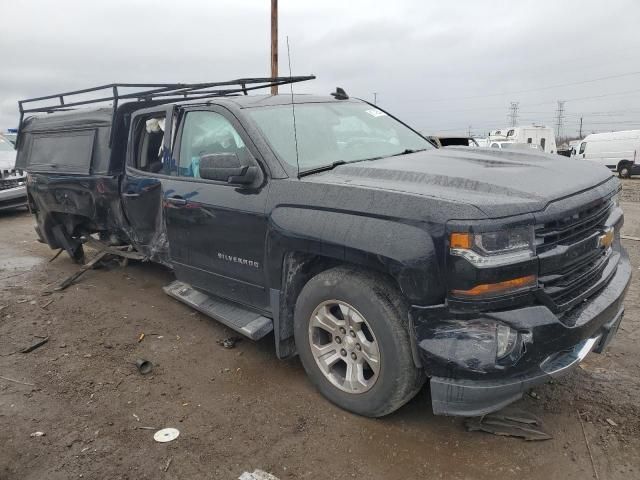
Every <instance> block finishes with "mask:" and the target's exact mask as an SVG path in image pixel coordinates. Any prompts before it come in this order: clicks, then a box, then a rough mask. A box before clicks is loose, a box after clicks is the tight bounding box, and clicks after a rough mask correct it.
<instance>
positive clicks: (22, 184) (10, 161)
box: [0, 135, 27, 210]
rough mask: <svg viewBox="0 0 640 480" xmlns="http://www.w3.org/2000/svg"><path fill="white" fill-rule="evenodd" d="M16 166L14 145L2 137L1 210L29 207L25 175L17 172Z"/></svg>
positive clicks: (0, 154) (0, 146)
mask: <svg viewBox="0 0 640 480" xmlns="http://www.w3.org/2000/svg"><path fill="white" fill-rule="evenodd" d="M15 165H16V151H15V149H14V147H13V144H12V143H11V142H10V141H9V140H7V139H6V138H5V137H4V136H2V135H0V210H9V209H14V208H19V207H26V206H27V185H26V179H25V175H24V172H22V171H16V169H15Z"/></svg>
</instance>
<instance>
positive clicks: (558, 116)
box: [556, 100, 564, 139]
mask: <svg viewBox="0 0 640 480" xmlns="http://www.w3.org/2000/svg"><path fill="white" fill-rule="evenodd" d="M563 121H564V100H558V109H557V110H556V138H558V139H560V137H561V136H562V124H563Z"/></svg>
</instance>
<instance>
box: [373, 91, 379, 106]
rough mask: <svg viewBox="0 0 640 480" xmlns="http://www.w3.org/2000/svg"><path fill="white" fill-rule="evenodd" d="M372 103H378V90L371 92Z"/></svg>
mask: <svg viewBox="0 0 640 480" xmlns="http://www.w3.org/2000/svg"><path fill="white" fill-rule="evenodd" d="M373 104H374V105H377V104H378V92H373Z"/></svg>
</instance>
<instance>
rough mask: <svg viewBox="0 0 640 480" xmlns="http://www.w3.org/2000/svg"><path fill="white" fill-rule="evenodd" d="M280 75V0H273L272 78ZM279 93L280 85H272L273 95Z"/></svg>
mask: <svg viewBox="0 0 640 480" xmlns="http://www.w3.org/2000/svg"><path fill="white" fill-rule="evenodd" d="M277 76H278V0H271V78H276V77H277ZM277 94H278V86H277V85H271V95H277Z"/></svg>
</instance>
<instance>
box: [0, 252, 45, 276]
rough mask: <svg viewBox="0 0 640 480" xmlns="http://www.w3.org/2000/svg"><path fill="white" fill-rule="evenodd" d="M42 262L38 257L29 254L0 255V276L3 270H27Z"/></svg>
mask: <svg viewBox="0 0 640 480" xmlns="http://www.w3.org/2000/svg"><path fill="white" fill-rule="evenodd" d="M42 262H43V259H42V258H40V257H33V256H29V255H17V256H8V255H7V256H4V255H2V256H0V277H2V273H3V272H16V271H23V270H29V269H31V268H33V267H35V266H36V265H39V264H41V263H42Z"/></svg>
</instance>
